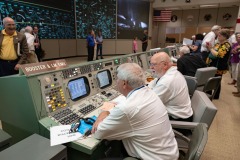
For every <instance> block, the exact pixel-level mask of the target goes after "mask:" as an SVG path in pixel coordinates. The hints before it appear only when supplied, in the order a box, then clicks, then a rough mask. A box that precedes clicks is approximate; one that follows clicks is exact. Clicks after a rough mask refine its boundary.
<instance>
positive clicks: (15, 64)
mask: <svg viewBox="0 0 240 160" xmlns="http://www.w3.org/2000/svg"><path fill="white" fill-rule="evenodd" d="M3 26H4V29H3V30H2V31H1V33H0V77H2V76H8V75H13V74H17V73H18V70H19V67H20V64H25V63H31V59H30V58H29V57H31V55H35V53H36V54H37V57H38V60H36V61H41V54H42V48H41V43H40V39H39V37H38V27H37V26H34V29H32V27H30V26H27V27H26V28H25V29H24V33H20V32H17V31H16V24H15V22H14V20H13V19H12V18H10V17H5V18H4V19H3Z"/></svg>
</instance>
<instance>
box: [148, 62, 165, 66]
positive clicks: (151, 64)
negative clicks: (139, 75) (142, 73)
mask: <svg viewBox="0 0 240 160" xmlns="http://www.w3.org/2000/svg"><path fill="white" fill-rule="evenodd" d="M162 62H165V61H160V62H159V63H150V66H151V67H155V66H157V65H159V64H160V63H162Z"/></svg>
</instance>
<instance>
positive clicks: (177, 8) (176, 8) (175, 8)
mask: <svg viewBox="0 0 240 160" xmlns="http://www.w3.org/2000/svg"><path fill="white" fill-rule="evenodd" d="M180 9H181V8H179V7H173V8H167V10H170V11H172V10H180Z"/></svg>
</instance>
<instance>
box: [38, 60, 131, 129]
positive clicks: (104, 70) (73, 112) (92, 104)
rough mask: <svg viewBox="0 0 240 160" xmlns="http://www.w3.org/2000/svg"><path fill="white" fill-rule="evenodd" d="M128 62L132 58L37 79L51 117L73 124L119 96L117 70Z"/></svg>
mask: <svg viewBox="0 0 240 160" xmlns="http://www.w3.org/2000/svg"><path fill="white" fill-rule="evenodd" d="M126 62H132V59H130V58H129V57H128V58H125V57H123V58H116V59H113V60H106V61H102V62H96V63H93V64H87V65H80V66H77V67H69V68H67V69H64V70H61V71H56V72H54V73H48V74H44V75H40V76H38V80H39V82H40V84H41V85H40V86H41V92H42V96H43V101H44V103H45V106H46V111H47V113H48V116H49V117H50V118H51V119H52V120H54V121H55V122H57V123H58V124H59V125H61V124H62V125H67V124H71V123H73V122H75V121H77V120H79V118H81V117H84V116H86V115H87V114H89V113H90V112H92V111H94V110H96V109H97V108H99V107H100V106H102V105H103V103H104V102H105V101H110V100H112V99H114V98H116V97H118V96H119V95H120V93H119V92H118V91H116V89H115V85H116V78H117V75H116V73H117V72H116V70H117V67H118V66H119V65H120V64H122V63H126Z"/></svg>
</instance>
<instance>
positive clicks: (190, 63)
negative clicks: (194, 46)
mask: <svg viewBox="0 0 240 160" xmlns="http://www.w3.org/2000/svg"><path fill="white" fill-rule="evenodd" d="M179 51H180V56H181V57H180V58H179V59H178V61H177V69H178V71H179V72H181V73H182V74H183V75H187V76H192V77H194V76H195V73H196V71H197V69H198V68H204V67H207V65H206V63H205V62H204V61H203V60H202V58H201V57H200V56H198V55H195V54H190V49H189V48H188V47H187V46H182V47H180V49H179Z"/></svg>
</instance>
